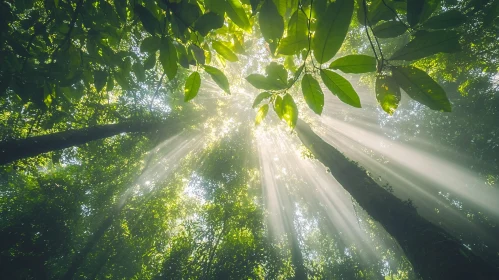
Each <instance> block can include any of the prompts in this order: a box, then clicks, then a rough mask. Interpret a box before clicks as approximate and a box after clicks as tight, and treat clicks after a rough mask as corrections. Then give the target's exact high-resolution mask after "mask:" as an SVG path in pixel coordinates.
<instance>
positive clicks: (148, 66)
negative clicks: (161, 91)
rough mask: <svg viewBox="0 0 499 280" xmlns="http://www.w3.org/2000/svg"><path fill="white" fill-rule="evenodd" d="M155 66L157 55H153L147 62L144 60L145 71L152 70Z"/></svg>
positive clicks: (150, 55)
mask: <svg viewBox="0 0 499 280" xmlns="http://www.w3.org/2000/svg"><path fill="white" fill-rule="evenodd" d="M154 65H156V53H151V54H149V56H148V57H147V58H146V60H144V70H149V69H152V68H153V67H154Z"/></svg>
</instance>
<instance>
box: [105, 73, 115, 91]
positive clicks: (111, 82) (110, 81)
mask: <svg viewBox="0 0 499 280" xmlns="http://www.w3.org/2000/svg"><path fill="white" fill-rule="evenodd" d="M113 89H114V78H113V75H109V77H108V79H107V86H106V91H112V90H113Z"/></svg>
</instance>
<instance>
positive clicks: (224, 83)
mask: <svg viewBox="0 0 499 280" xmlns="http://www.w3.org/2000/svg"><path fill="white" fill-rule="evenodd" d="M204 70H205V71H206V73H208V74H209V75H210V76H211V78H212V79H213V81H215V83H216V84H217V85H218V86H219V87H220V88H221V89H223V90H224V91H225V92H226V93H227V94H230V86H229V80H227V77H225V74H224V73H223V72H222V71H220V70H218V69H217V68H215V67H212V66H208V65H205V66H204Z"/></svg>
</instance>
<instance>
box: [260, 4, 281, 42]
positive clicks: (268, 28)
mask: <svg viewBox="0 0 499 280" xmlns="http://www.w3.org/2000/svg"><path fill="white" fill-rule="evenodd" d="M258 22H259V23H260V30H261V32H262V35H263V38H265V40H266V41H277V40H279V39H281V37H282V34H283V33H284V20H283V18H282V16H281V15H280V14H279V11H278V10H277V7H276V6H275V4H274V2H273V1H272V0H265V1H264V2H263V4H262V7H261V8H260V15H259V18H258Z"/></svg>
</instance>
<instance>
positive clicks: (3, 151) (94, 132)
mask: <svg viewBox="0 0 499 280" xmlns="http://www.w3.org/2000/svg"><path fill="white" fill-rule="evenodd" d="M172 123H173V122H172ZM165 126H167V127H168V128H171V126H170V125H168V124H165V123H144V122H125V123H117V124H107V125H99V126H94V127H88V128H82V129H78V130H68V131H63V132H57V133H53V134H47V135H41V136H34V137H30V138H26V139H19V140H9V141H5V142H0V165H4V164H7V163H10V162H13V161H15V160H18V159H23V158H27V157H33V156H37V155H40V154H43V153H46V152H50V151H57V150H62V149H65V148H69V147H74V146H78V145H82V144H85V143H88V142H90V141H94V140H98V139H102V138H107V137H111V136H114V135H118V134H120V133H125V132H154V131H159V130H164V129H165ZM175 127H176V128H178V126H177V125H175Z"/></svg>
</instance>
